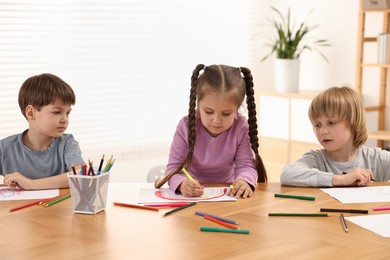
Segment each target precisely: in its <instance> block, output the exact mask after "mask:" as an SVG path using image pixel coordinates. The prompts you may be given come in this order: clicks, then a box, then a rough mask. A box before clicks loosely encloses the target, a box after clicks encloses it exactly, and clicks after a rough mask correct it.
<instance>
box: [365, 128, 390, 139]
mask: <svg viewBox="0 0 390 260" xmlns="http://www.w3.org/2000/svg"><path fill="white" fill-rule="evenodd" d="M368 138H370V139H375V140H382V141H390V131H389V130H382V131H377V132H369V133H368Z"/></svg>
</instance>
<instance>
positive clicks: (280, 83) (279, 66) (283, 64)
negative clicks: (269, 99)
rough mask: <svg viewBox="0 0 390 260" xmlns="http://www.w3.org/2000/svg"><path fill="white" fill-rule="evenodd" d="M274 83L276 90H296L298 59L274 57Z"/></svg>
mask: <svg viewBox="0 0 390 260" xmlns="http://www.w3.org/2000/svg"><path fill="white" fill-rule="evenodd" d="M274 84H275V87H276V91H277V92H298V91H299V60H298V59H275V60H274Z"/></svg>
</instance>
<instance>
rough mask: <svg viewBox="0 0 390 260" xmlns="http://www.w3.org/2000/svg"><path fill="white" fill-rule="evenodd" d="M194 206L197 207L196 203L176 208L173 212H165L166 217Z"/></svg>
mask: <svg viewBox="0 0 390 260" xmlns="http://www.w3.org/2000/svg"><path fill="white" fill-rule="evenodd" d="M194 205H196V202H191V203H188V204H187V205H185V206H182V207H179V208H175V209H173V210H171V211H168V212H165V213H164V216H167V215H170V214H172V213H174V212H176V211H179V210H182V209H185V208H188V207H191V206H194Z"/></svg>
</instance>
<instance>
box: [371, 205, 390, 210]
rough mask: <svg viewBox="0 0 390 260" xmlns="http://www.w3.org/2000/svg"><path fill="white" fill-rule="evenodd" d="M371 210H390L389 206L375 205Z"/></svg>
mask: <svg viewBox="0 0 390 260" xmlns="http://www.w3.org/2000/svg"><path fill="white" fill-rule="evenodd" d="M372 210H375V211H378V210H390V206H385V207H376V208H373V209H372Z"/></svg>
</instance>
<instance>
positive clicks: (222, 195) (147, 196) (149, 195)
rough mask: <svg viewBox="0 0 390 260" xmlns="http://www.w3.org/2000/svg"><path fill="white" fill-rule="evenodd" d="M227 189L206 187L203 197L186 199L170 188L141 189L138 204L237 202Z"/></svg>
mask: <svg viewBox="0 0 390 260" xmlns="http://www.w3.org/2000/svg"><path fill="white" fill-rule="evenodd" d="M229 191H230V189H229V188H227V187H206V188H205V189H204V195H203V196H201V197H184V196H183V195H180V194H175V192H173V191H172V190H171V189H169V188H162V189H154V188H153V189H140V194H139V200H138V203H141V204H145V203H169V202H194V201H195V202H200V201H237V198H236V197H231V196H229V195H228V194H229Z"/></svg>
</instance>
